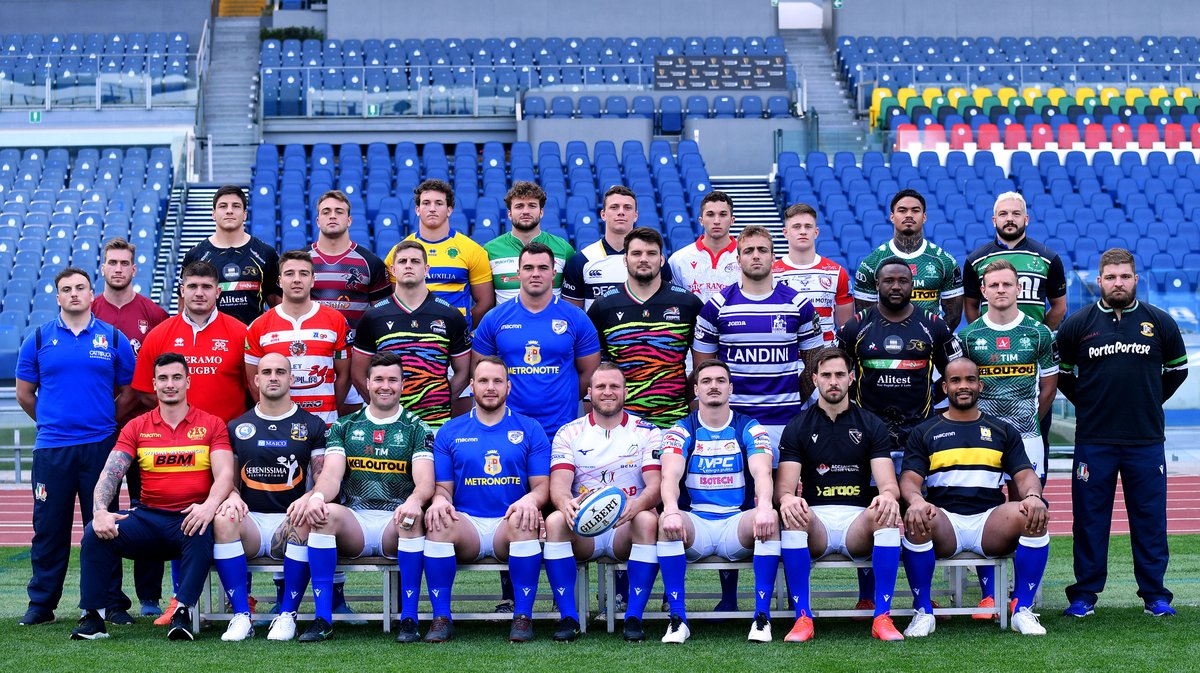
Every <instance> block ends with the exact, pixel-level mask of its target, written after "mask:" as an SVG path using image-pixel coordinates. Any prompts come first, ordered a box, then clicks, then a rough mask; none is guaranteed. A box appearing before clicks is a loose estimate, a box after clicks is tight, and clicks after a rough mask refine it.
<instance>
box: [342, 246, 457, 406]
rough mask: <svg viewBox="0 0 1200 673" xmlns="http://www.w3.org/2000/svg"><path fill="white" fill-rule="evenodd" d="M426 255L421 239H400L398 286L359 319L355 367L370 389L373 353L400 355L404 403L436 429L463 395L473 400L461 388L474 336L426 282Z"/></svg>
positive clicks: (395, 269)
mask: <svg viewBox="0 0 1200 673" xmlns="http://www.w3.org/2000/svg"><path fill="white" fill-rule="evenodd" d="M425 254H426V253H425V248H424V247H422V246H421V244H420V243H418V242H416V241H401V242H400V243H399V244H397V245H396V248H395V249H394V250H393V251H392V268H391V272H392V275H393V276H394V277H395V279H396V285H395V291H394V292H393V293H392V295H391V296H389V297H386V298H384V299H381V300H379V301H377V302H375V304H373V305H372V306H371V308H369V309H367V312H366V314H365V315H363V318H362V321H361V322H359V329H358V332H357V334H356V335H355V338H354V352H353V355H352V361H351V365H350V371H351V375H352V376H353V378H354V383H355V385H356V386H358V387H359V388H360V389H363V390H365V389H366V386H367V365H368V363H369V362H370V360H371V357H372V356H374V355H375V354H376V353H384V352H389V353H397V354H399V355H400V359H401V361H402V363H403V367H404V393H403V394H402V395H401V397H400V403H401V404H403V405H404V408H405V409H407V410H408V411H410V412H412V413H414V414H416V415H417V416H418V417H420V419H421V420H423V421H425V422H426V423H428V424H429V427H431V428H434V429H437V428H440V427H442V424H443V423H445V422H446V421H447V420H449V419H450V416H451V414H452V413H453V412H454V411H455V409H453V408H452V407H453V406H454V405H457V404H461V402H459V400H463V401H464V402H465V403H466V404H467V405H469V404H470V399H469V398H462V397H461V393H462V392H463V390H464V389H465V388H466V386H467V379H468V377H469V375H468V369H469V367H470V362H471V358H470V353H471V336H470V334H469V333H468V332H467V320H466V318H464V317H463V316H462V314H461V313H459V312H458V311H457V310H456V309H455V308H454V307H453V306H451V305H450V304H448V303H446V301H445V300H444V299H442V298H441V297H438V296H437V295H436V294H434V293H433V292H431V291H430V290H429V288H428V287H427V286H426V284H425V278H426V276H427V275H428V273H429V264H428V263H426V257H425Z"/></svg>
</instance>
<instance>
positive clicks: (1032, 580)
mask: <svg viewBox="0 0 1200 673" xmlns="http://www.w3.org/2000/svg"><path fill="white" fill-rule="evenodd" d="M942 387H943V388H944V389H945V392H946V395H948V396H949V402H950V407H949V408H948V409H947V410H946V413H945V414H943V415H941V416H935V417H933V418H931V419H929V420H927V421H925V422H924V423H921V424H920V425H918V426H917V427H915V428H913V430H912V432H911V433H910V434H909V436H908V444H907V445H906V447H905V450H904V471H903V472H902V473H901V474H900V494H901V496H902V497H903V498H904V502H905V504H906V505H908V511H907V512H905V515H904V534H905V538H904V548H905V551H904V573H905V574H906V575H908V581H909V584H910V585H911V587H912V591H913V608H914V610H916V614H914V615H913V619H912V622H911V623H909V625H908V628H907V629H905V630H904V635H905V636H907V637H909V638H914V637H921V636H927V635H929V634H931V633H933V631H934V627H935V626H936V624H935V620H934V617H933V606H932V605H931V604H930V602H929V591H930V586H931V585H932V584H933V572H934V565H935V562H936V559H938V558H948V557H951V556H954V555H955V554H958V553H961V552H964V551H969V552H974V553H976V554H981V555H983V556H988V557H996V556H1004V555H1006V554H1011V553H1013V551H1014V550H1016V554H1015V555H1014V556H1013V569H1014V578H1015V587H1016V588H1015V590H1014V591H1013V608H1012V610H1013V616H1012V630H1013V631H1016V632H1017V633H1021V634H1024V635H1030V636H1035V635H1036V636H1041V635H1045V634H1046V629H1045V628H1044V627H1043V626H1042V625H1041V624H1040V623H1039V622H1038V618H1037V615H1035V614H1034V613H1033V598H1034V596H1035V595H1037V588H1038V585H1039V584H1041V583H1042V573H1043V572H1045V570H1046V560H1047V559H1048V558H1049V555H1050V546H1049V545H1050V534H1049V533H1048V532H1046V526H1047V524H1048V523H1049V516H1048V512H1047V503H1046V500H1045V498H1043V497H1042V482H1041V480H1040V479H1038V476H1037V473H1036V472H1034V470H1033V466H1032V465H1030V463H1029V459H1028V457H1027V456H1026V453H1025V445H1024V444H1023V443H1022V441H1021V433H1020V432H1018V431H1017V429H1016V428H1014V427H1013V426H1011V425H1009V424H1008V423H1006V422H1004V421H1002V420H999V419H997V418H995V417H993V416H989V415H988V414H985V413H983V412H981V411H980V410H979V407H978V406H976V405H977V402H978V400H979V394H980V393H981V392H982V391H983V382H982V381H981V380H980V378H979V366H978V365H976V364H975V363H974V362H972V361H971V360H969V359H968V358H959V359H957V360H953V361H951V362H950V364H948V365H946V371H945V377H944V378H943V379H942ZM1005 474H1008V475H1011V477H1012V484H1015V485H1016V488H1017V492H1018V495H1019V496H1020V498H1019V499H1018V500H1017V501H1016V502H1005V497H1004V491H1003V490H1001V488H1000V486H1001V484H1002V483H1004V475H1005ZM926 489H927V490H928V493H926V494H925V495H922V493H923V492H924V491H925V490H926Z"/></svg>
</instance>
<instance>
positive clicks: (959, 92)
mask: <svg viewBox="0 0 1200 673" xmlns="http://www.w3.org/2000/svg"><path fill="white" fill-rule="evenodd" d="M966 95H967V90H966V89H964V88H962V87H961V86H956V87H952V88H950V89H948V90H947V91H946V100H948V101H950V104H951V105H953V106H954V107H958V99H959V98H962V97H963V96H966Z"/></svg>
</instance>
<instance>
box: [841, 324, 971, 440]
mask: <svg viewBox="0 0 1200 673" xmlns="http://www.w3.org/2000/svg"><path fill="white" fill-rule="evenodd" d="M837 343H838V346H839V347H840V348H842V350H844V351H846V352H847V353H849V354H850V357H851V359H853V360H854V376H855V382H854V386H853V390H852V391H851V394H852V395H853V398H852V399H853V400H854V401H855V402H856V403H857V404H859V405H860V406H861V407H862V408H864V409H866V410H867V411H870V412H871V413H873V414H875V415H876V416H879V417H880V418H881V419H883V422H884V423H885V424H887V427H888V431H889V432H890V433H891V434H892V441H893V442H894V445H895V448H896V449H900V448H902V447H903V446H904V441H905V439H906V437H907V435H908V431H909V430H910V429H912V427H913V426H915V425H916V424H917V423H920V422H921V421H923V420H925V419H926V418H929V416H930V415H931V414H932V413H933V387H932V385H933V370H934V369H937V370H938V371H939V372H940V371H942V370H943V369H944V368H945V367H946V363H947V362H949V361H950V360H953V359H954V358H957V357H960V356H961V355H962V353H961V350H960V348H959V344H958V341H957V340H956V339H955V338H954V335H953V334H952V333H951V332H950V328H949V327H947V326H946V321H944V320H942V319H941V318H939V317H937V316H935V315H933V314H932V313H930V312H929V311H926V310H925V309H922V308H917V307H916V306H914V307H913V312H912V313H911V314H910V315H909V316H908V317H907V318H905V319H904V320H901V321H899V322H892V321H890V320H888V319H887V318H884V317H883V316H882V315H880V313H879V308H878V307H877V306H872V307H870V308H868V309H865V310H863V311H859V312H858V313H857V314H855V315H854V317H853V318H850V320H848V321H847V322H846V324H845V325H842V328H841V329H840V330H839V331H838V335H837Z"/></svg>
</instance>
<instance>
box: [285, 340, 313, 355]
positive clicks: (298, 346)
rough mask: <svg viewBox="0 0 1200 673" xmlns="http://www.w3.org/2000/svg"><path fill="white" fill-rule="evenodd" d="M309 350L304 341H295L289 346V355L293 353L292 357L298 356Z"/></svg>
mask: <svg viewBox="0 0 1200 673" xmlns="http://www.w3.org/2000/svg"><path fill="white" fill-rule="evenodd" d="M307 352H308V346H306V345H304V342H303V341H293V342H292V344H291V345H290V346H288V355H291V356H292V357H298V356H301V355H304V354H305V353H307Z"/></svg>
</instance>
